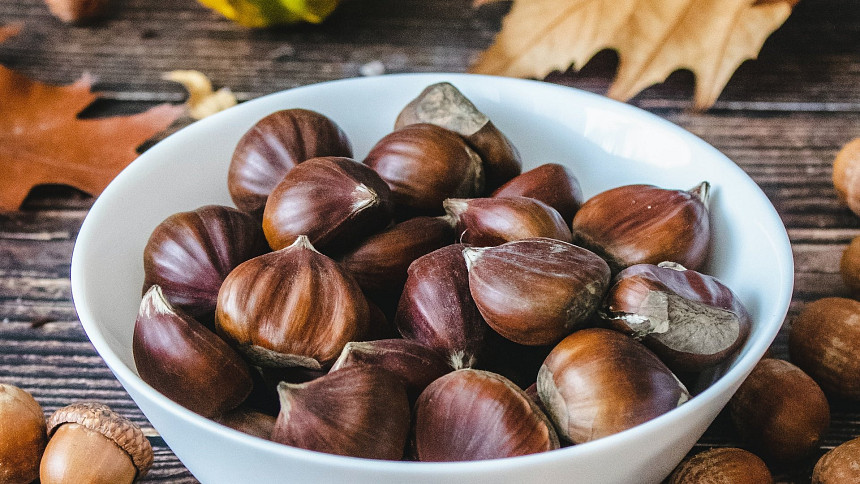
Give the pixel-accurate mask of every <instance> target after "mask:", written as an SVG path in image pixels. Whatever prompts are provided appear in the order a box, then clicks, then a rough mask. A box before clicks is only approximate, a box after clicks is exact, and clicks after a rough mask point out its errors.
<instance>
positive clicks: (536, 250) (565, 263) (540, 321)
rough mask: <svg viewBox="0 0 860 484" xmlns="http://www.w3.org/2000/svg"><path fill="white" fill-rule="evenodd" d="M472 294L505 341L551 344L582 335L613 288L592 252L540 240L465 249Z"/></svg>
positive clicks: (545, 239)
mask: <svg viewBox="0 0 860 484" xmlns="http://www.w3.org/2000/svg"><path fill="white" fill-rule="evenodd" d="M463 256H464V257H465V259H466V265H467V267H468V269H469V291H470V293H471V294H472V298H473V299H474V300H475V304H476V305H477V306H478V310H479V311H480V312H481V315H482V316H484V320H485V321H486V322H487V324H489V325H490V327H491V328H493V329H494V330H496V332H497V333H499V334H500V335H502V336H504V337H505V338H507V339H509V340H511V341H513V342H515V343H519V344H524V345H533V346H534V345H548V344H553V343H556V342H558V341H559V340H561V339H562V338H564V337H565V336H567V335H568V334H570V333H571V332H573V331H574V330H576V329H578V328H579V327H581V326H582V324H583V323H584V322H585V321H586V320H587V319H588V317H589V316H591V315H592V314H593V313H594V312H595V311H596V310H597V308H598V306H599V305H600V301H601V300H602V298H603V294H604V293H605V292H606V289H607V287H609V266H608V265H606V262H604V260H603V259H601V258H600V257H598V256H597V255H596V254H594V253H593V252H591V251H589V250H587V249H583V248H582V247H577V246H575V245H573V244H569V243H567V242H562V241H560V240H554V239H547V238H536V239H525V240H518V241H514V242H508V243H507V244H503V245H500V246H497V247H486V248H479V247H466V248H464V249H463Z"/></svg>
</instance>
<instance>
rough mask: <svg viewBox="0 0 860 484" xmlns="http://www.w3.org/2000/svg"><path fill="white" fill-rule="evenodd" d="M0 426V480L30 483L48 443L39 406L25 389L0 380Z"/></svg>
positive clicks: (7, 483) (8, 482) (37, 471)
mask: <svg viewBox="0 0 860 484" xmlns="http://www.w3.org/2000/svg"><path fill="white" fill-rule="evenodd" d="M0 428H2V430H0V482H2V483H4V484H24V483H27V482H32V481H33V480H34V479H36V477H38V476H39V459H40V458H41V457H42V451H44V450H45V443H46V442H47V438H46V436H45V415H44V414H43V413H42V407H40V406H39V403H38V402H36V400H35V399H34V398H33V396H32V395H30V394H29V393H27V392H26V391H24V390H22V389H20V388H18V387H16V386H13V385H7V384H5V383H0Z"/></svg>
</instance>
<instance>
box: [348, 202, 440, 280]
mask: <svg viewBox="0 0 860 484" xmlns="http://www.w3.org/2000/svg"><path fill="white" fill-rule="evenodd" d="M452 243H454V227H452V226H451V223H450V222H449V221H448V219H446V218H444V217H415V218H411V219H409V220H406V221H403V222H400V223H398V224H396V225H393V226H391V227H390V228H388V229H386V230H384V231H382V232H379V233H377V234H374V235H371V236H370V237H368V238H367V239H365V240H364V241H363V242H361V244H359V245H358V246H357V247H355V248H354V249H352V250H350V251H349V252H347V253H346V254H344V255H342V256H340V257H339V258H338V260H339V261H340V265H341V266H343V268H344V269H346V270H347V271H348V272H349V273H350V274H352V276H353V277H355V280H356V281H358V285H359V286H361V289H362V290H363V291H364V292H365V293H366V294H369V295H375V296H379V297H387V296H389V297H390V296H395V297H399V295H400V291H402V290H403V285H404V284H406V276H407V273H406V271H407V269H409V264H412V262H413V261H414V260H415V259H417V258H419V257H421V256H423V255H427V254H429V253H430V252H433V251H434V250H436V249H441V248H442V247H444V246H446V245H450V244H452Z"/></svg>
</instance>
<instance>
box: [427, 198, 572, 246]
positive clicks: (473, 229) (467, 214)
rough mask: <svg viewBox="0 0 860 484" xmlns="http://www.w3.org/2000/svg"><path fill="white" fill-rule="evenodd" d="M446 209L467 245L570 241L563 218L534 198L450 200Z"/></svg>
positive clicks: (446, 202) (444, 204)
mask: <svg viewBox="0 0 860 484" xmlns="http://www.w3.org/2000/svg"><path fill="white" fill-rule="evenodd" d="M443 206H444V207H445V211H446V212H447V213H448V217H450V218H451V220H452V221H453V222H454V223H455V224H456V230H457V234H458V235H459V238H460V242H462V243H464V244H470V245H475V246H479V247H489V246H493V245H500V244H504V243H505V242H511V241H514V240H522V239H532V238H535V237H548V238H551V239H557V240H561V241H564V242H570V239H571V235H570V229H568V228H567V224H566V223H565V222H564V219H562V218H561V215H559V213H558V212H557V211H556V210H555V209H554V208H552V207H550V206H549V205H547V204H545V203H543V202H541V201H539V200H535V199H534V198H528V197H513V196H512V197H504V198H501V197H500V198H471V199H462V198H449V199H447V200H445V202H443Z"/></svg>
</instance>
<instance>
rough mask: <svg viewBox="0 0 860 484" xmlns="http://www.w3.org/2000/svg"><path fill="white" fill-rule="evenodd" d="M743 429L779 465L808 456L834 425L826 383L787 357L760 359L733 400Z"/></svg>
mask: <svg viewBox="0 0 860 484" xmlns="http://www.w3.org/2000/svg"><path fill="white" fill-rule="evenodd" d="M728 408H729V414H730V415H731V419H732V421H733V422H734V424H735V428H736V429H737V431H738V433H739V434H740V435H741V436H742V437H743V438H745V439H746V440H747V441H749V442H750V443H751V444H752V445H753V447H755V449H757V451H758V453H759V455H761V456H762V457H764V458H766V459H769V460H772V461H773V462H774V463H776V464H787V463H791V462H793V461H797V460H800V459H803V458H805V457H807V456H808V455H809V454H810V453H811V452H812V451H814V450H815V449H817V448H818V442H819V441H820V440H821V437H822V436H823V435H824V432H826V431H827V428H828V427H829V426H830V406H829V405H828V403H827V399H826V398H825V396H824V392H822V391H821V388H819V387H818V385H817V384H816V383H815V381H813V380H812V378H810V377H809V376H808V375H807V374H806V373H804V372H803V370H801V369H800V368H798V367H796V366H794V365H792V364H791V363H789V362H787V361H783V360H776V359H772V358H765V359H762V360H761V361H759V362H758V364H757V365H756V366H755V368H753V370H752V372H751V373H750V375H749V376H748V377H747V379H746V380H745V381H744V382H743V383H742V384H741V386H740V387H739V388H738V390H737V392H735V394H734V396H732V398H731V400H729V404H728Z"/></svg>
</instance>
